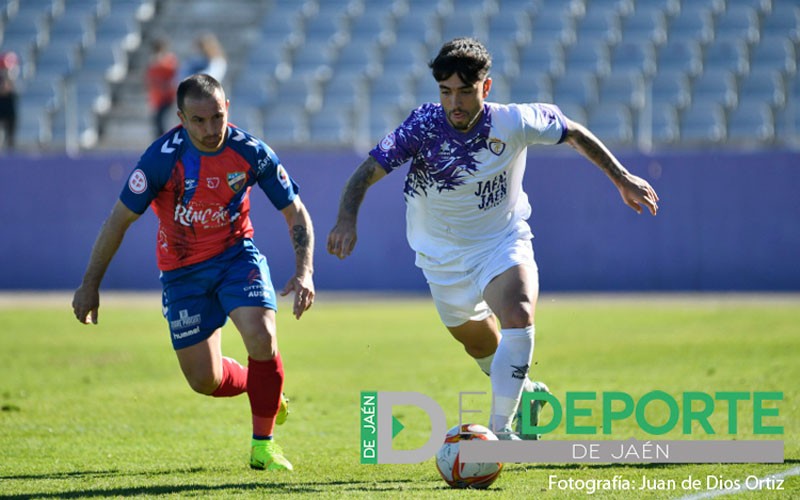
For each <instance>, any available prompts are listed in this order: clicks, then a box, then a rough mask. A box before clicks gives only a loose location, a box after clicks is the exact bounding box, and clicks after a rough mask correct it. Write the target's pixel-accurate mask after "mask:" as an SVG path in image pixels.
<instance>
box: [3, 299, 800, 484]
mask: <svg viewBox="0 0 800 500" xmlns="http://www.w3.org/2000/svg"><path fill="white" fill-rule="evenodd" d="M69 300H70V299H69V298H67V297H66V296H65V297H64V301H63V303H59V302H54V301H52V300H48V301H46V302H42V303H41V304H39V305H37V304H36V303H29V304H19V303H12V304H5V305H0V325H2V327H3V328H2V330H0V366H2V377H0V406H1V407H2V411H1V412H0V497H3V498H5V497H13V496H20V497H33V498H97V497H129V496H137V497H138V496H142V497H155V496H171V497H184V496H191V497H202V498H206V497H229V496H244V497H254V498H263V497H265V496H267V495H270V496H273V495H274V496H306V497H313V498H344V497H347V498H349V497H379V496H380V497H392V498H407V497H415V498H429V497H449V496H452V495H459V496H461V495H468V496H473V497H474V496H477V495H481V496H483V495H486V496H488V497H490V498H531V497H539V496H541V497H547V498H584V497H586V496H587V493H586V491H575V490H573V491H569V490H559V489H554V488H550V487H549V486H548V481H549V477H550V476H551V475H556V476H557V477H558V479H569V478H572V479H575V480H578V479H580V480H584V481H587V480H590V479H611V478H613V477H614V476H620V477H622V478H626V479H630V480H633V481H634V482H635V483H636V484H639V483H640V482H641V479H642V477H643V476H645V475H646V476H647V478H649V479H664V480H670V479H672V480H676V481H677V483H678V485H679V486H678V489H676V490H673V491H658V492H643V491H636V492H634V493H630V492H627V493H625V492H619V491H617V492H611V493H609V492H598V493H595V494H594V495H593V496H595V497H599V498H680V497H682V496H685V495H689V494H697V493H702V492H703V490H699V491H691V490H690V491H684V490H682V489H681V488H680V483H681V481H682V480H684V479H686V478H687V477H689V476H690V475H691V476H692V477H693V478H702V479H703V480H704V481H705V478H706V477H707V476H715V477H722V478H724V479H739V480H744V479H745V478H746V477H748V476H757V477H759V478H761V477H765V476H768V475H770V474H775V473H780V472H784V471H787V470H793V469H797V468H798V467H799V466H800V439H799V438H798V433H800V386H799V384H798V381H799V380H800V362H798V354H800V301H798V300H797V297H796V296H794V297H784V298H779V299H777V300H752V299H747V298H736V297H734V298H723V299H713V298H707V297H700V298H698V297H691V296H688V297H683V298H680V297H678V298H666V299H664V298H657V297H654V298H644V299H632V300H627V299H624V298H622V299H621V298H602V297H600V298H581V297H570V296H560V295H559V296H552V297H549V296H543V297H542V299H541V300H540V303H539V307H538V311H537V334H536V352H535V355H534V358H535V363H534V368H533V370H532V376H533V377H534V378H537V379H541V380H544V381H545V382H547V383H548V384H549V385H550V388H551V389H552V390H553V392H554V394H555V395H556V396H558V397H559V398H561V397H562V396H563V395H564V393H565V392H567V391H596V392H601V391H624V392H628V393H630V394H632V395H634V396H641V395H642V394H644V393H646V392H648V391H651V390H654V389H661V390H664V391H667V392H668V393H670V394H673V395H675V396H678V395H680V394H681V393H683V392H687V391H703V392H709V393H714V392H716V391H748V392H752V391H782V392H783V394H784V400H783V401H782V402H781V403H780V404H779V405H778V408H779V410H780V416H779V417H776V418H772V419H770V420H769V423H770V424H771V425H781V426H783V427H784V435H783V436H754V435H753V433H752V432H753V426H752V421H751V420H748V419H747V418H742V419H741V421H740V422H739V423H740V429H739V434H737V435H736V436H730V435H728V434H726V432H725V431H724V426H725V422H726V421H727V420H726V413H725V412H724V411H719V412H715V414H714V415H713V417H712V419H711V423H712V424H713V425H714V426H715V428H719V429H721V432H720V433H719V434H717V435H714V436H709V435H707V434H705V433H698V434H694V435H692V436H691V437H690V438H691V439H783V440H784V442H785V463H784V464H712V465H691V464H688V465H687V464H676V465H646V464H642V465H618V464H538V463H536V464H533V463H531V464H506V467H505V469H504V471H503V473H502V474H501V476H500V478H499V479H498V480H497V482H496V483H495V484H494V485H493V486H492V487H491V488H490V489H489V490H487V491H485V492H463V491H455V490H451V489H449V488H448V487H447V486H446V485H445V483H444V482H443V481H442V480H441V479H440V478H439V476H438V473H437V471H436V468H435V465H434V460H433V459H429V460H428V461H426V462H424V463H421V464H413V465H386V464H384V465H362V464H360V462H359V406H358V405H359V395H360V392H361V391H365V390H375V391H416V392H421V393H424V394H426V395H428V396H430V397H431V398H433V399H434V400H436V401H437V402H439V404H440V405H441V406H442V407H443V409H444V410H445V412H446V414H447V416H448V427H449V426H451V425H455V424H456V423H457V421H458V416H457V411H458V393H459V391H488V390H489V382H488V379H487V378H486V377H485V376H484V375H483V374H482V373H481V372H480V371H479V370H478V368H477V365H476V364H475V363H474V362H473V361H471V360H470V359H469V358H468V357H467V356H466V354H464V353H463V351H462V350H461V348H460V347H459V346H458V345H457V344H456V343H455V341H453V340H451V338H450V337H449V335H448V334H447V332H446V330H444V328H443V327H442V326H440V324H439V322H438V318H437V316H436V313H435V310H434V308H433V305H432V304H431V302H430V301H429V300H427V299H395V300H391V299H386V300H349V301H347V300H341V299H339V298H331V299H330V300H325V296H324V295H323V298H321V299H320V300H319V301H318V303H317V304H316V305H315V306H314V308H313V309H312V310H311V311H309V313H308V315H307V316H306V317H304V318H303V319H302V320H300V321H296V320H294V318H291V317H290V314H289V307H288V304H283V305H282V310H281V311H280V313H279V342H280V346H281V352H282V355H283V359H284V363H285V367H286V371H287V379H286V387H285V390H286V393H287V395H288V396H289V397H290V398H291V408H292V414H291V416H290V418H289V421H288V422H287V423H286V425H284V426H282V427H279V428H278V430H277V433H276V438H277V439H278V442H279V443H280V444H281V445H282V446H283V448H284V450H285V451H286V455H287V457H288V458H289V459H290V460H291V461H292V462H293V463H294V465H295V471H294V472H293V473H283V474H281V473H265V472H262V471H253V470H250V469H249V467H247V459H248V453H249V449H248V446H249V433H250V423H249V407H248V402H247V399H246V397H244V396H242V397H238V398H232V399H213V398H209V397H204V396H200V395H197V394H195V393H193V392H192V391H191V390H190V389H189V387H188V385H187V384H186V383H185V382H184V380H183V377H182V375H181V374H180V371H179V368H178V365H177V362H176V360H175V356H174V354H173V352H172V348H171V345H170V342H169V337H168V334H167V329H166V324H165V322H164V319H163V318H162V317H161V315H160V304H159V299H158V297H157V296H152V297H151V298H149V299H145V300H141V299H137V300H132V301H130V303H125V299H122V300H120V299H117V300H111V299H109V300H108V301H107V303H105V304H104V306H103V308H102V309H101V314H100V325H98V326H95V327H87V326H82V325H80V324H78V323H77V321H75V320H74V318H73V317H72V315H71V309H70V306H69ZM223 352H224V353H225V354H226V355H228V356H233V357H235V358H237V359H239V360H240V361H244V359H245V357H246V355H245V353H244V349H243V347H242V344H241V341H240V339H239V338H238V334H237V333H236V331H235V329H233V328H232V326H230V325H229V326H226V327H225V330H224V340H223ZM479 403H480V402H479ZM487 405H488V399H487ZM487 409H488V408H487ZM744 409H746V407H744ZM743 411H744V410H743ZM746 414H747V413H746V412H744V413H743V415H746ZM750 414H752V413H750ZM395 416H397V417H398V418H399V419H400V420H401V421H402V422H403V424H404V425H405V426H406V429H405V430H403V432H401V433H400V434H399V435H398V436H397V438H396V439H395V445H396V447H397V448H414V447H416V446H419V445H420V444H422V443H423V442H424V441H425V440H426V439H427V431H428V430H429V425H428V424H427V419H426V418H425V417H424V415H423V414H422V412H421V410H418V409H415V408H413V407H408V408H406V409H404V408H402V407H401V408H399V409H398V411H397V412H396V413H395ZM546 417H547V413H545V418H546ZM599 422H600V417H599V416H596V417H595V416H593V417H591V418H584V419H583V420H581V423H582V424H587V425H599ZM478 423H482V424H485V423H486V422H485V419H480V421H479V422H478ZM631 436H635V437H637V438H639V439H681V438H684V439H686V438H687V437H685V436H682V435H681V434H680V432H679V431H678V432H673V433H670V434H667V435H664V436H648V435H644V434H642V432H641V431H640V430H638V429H637V428H636V426H635V423H634V422H632V421H624V422H621V423H620V424H619V425H618V426H615V428H614V435H613V436H611V438H613V439H626V438H628V437H631ZM594 438H595V437H593V436H589V437H587V436H581V437H580V439H594ZM548 439H574V437H572V438H570V437H568V436H566V435H565V432H564V426H563V425H562V426H560V427H559V429H558V430H557V431H556V432H554V433H553V435H548ZM596 439H608V437H604V436H602V435H599V436H597V437H596ZM783 488H784V489H783V490H782V491H767V490H761V491H755V492H745V493H742V494H740V495H738V497H737V498H791V497H794V498H798V497H800V476H798V475H796V474H794V475H791V476H789V477H786V479H785V482H784V483H783Z"/></svg>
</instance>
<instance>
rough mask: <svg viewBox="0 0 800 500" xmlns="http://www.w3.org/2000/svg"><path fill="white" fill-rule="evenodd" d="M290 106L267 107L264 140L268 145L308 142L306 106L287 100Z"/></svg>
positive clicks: (276, 105)
mask: <svg viewBox="0 0 800 500" xmlns="http://www.w3.org/2000/svg"><path fill="white" fill-rule="evenodd" d="M286 101H287V102H288V104H280V103H278V104H275V105H271V106H267V108H266V110H265V113H264V140H265V141H266V142H267V144H271V143H275V144H279V143H280V144H286V143H305V142H307V141H308V119H307V115H306V112H305V108H304V105H302V104H296V103H294V102H295V101H291V100H288V99H287V100H286Z"/></svg>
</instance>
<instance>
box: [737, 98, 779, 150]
mask: <svg viewBox="0 0 800 500" xmlns="http://www.w3.org/2000/svg"><path fill="white" fill-rule="evenodd" d="M727 139H728V141H730V142H731V143H733V144H734V145H745V146H754V145H757V144H762V145H763V144H770V143H772V141H773V140H774V139H775V124H774V119H773V116H772V109H771V108H770V106H769V105H768V104H766V103H761V102H754V101H744V102H742V103H741V104H740V105H739V106H738V107H737V108H736V109H733V110H732V111H731V112H730V114H729V116H728V137H727Z"/></svg>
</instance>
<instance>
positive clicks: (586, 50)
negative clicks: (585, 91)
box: [564, 40, 609, 76]
mask: <svg viewBox="0 0 800 500" xmlns="http://www.w3.org/2000/svg"><path fill="white" fill-rule="evenodd" d="M575 71H578V72H591V73H594V74H595V75H599V76H604V75H607V74H608V72H609V56H608V46H607V45H605V44H598V43H597V41H592V40H588V41H585V42H584V41H582V40H578V42H577V43H576V44H574V45H572V46H571V47H569V48H568V49H566V50H565V51H564V72H565V73H570V72H575Z"/></svg>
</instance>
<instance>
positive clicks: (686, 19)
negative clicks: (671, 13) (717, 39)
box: [667, 2, 714, 44]
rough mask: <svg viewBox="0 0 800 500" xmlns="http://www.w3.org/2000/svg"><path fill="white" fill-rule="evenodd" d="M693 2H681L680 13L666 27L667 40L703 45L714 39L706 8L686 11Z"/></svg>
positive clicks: (709, 12)
mask: <svg viewBox="0 0 800 500" xmlns="http://www.w3.org/2000/svg"><path fill="white" fill-rule="evenodd" d="M690 5H693V2H683V3H682V4H681V13H680V14H679V15H678V16H677V17H675V18H674V19H672V20H671V21H670V22H669V24H668V26H667V40H668V41H673V40H680V41H695V42H699V43H701V44H705V43H708V42H710V41H711V40H713V38H714V24H713V16H712V13H711V11H710V9H708V8H706V7H702V8H693V9H688V8H687V7H688V6H690Z"/></svg>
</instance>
